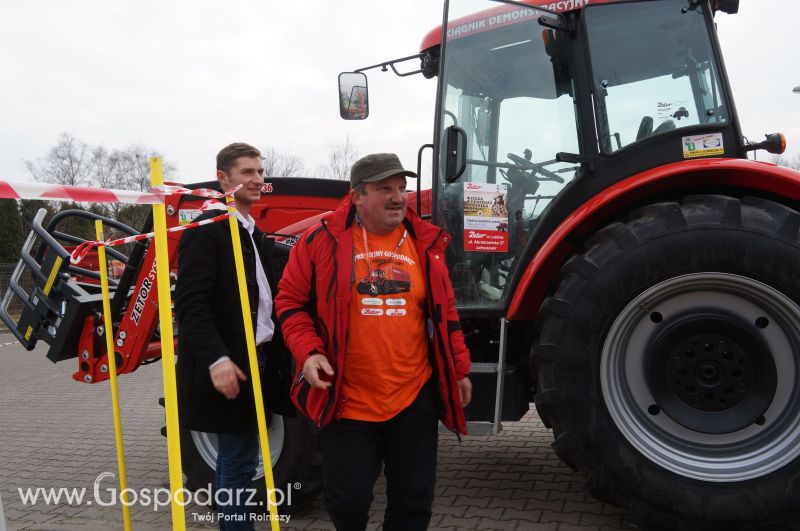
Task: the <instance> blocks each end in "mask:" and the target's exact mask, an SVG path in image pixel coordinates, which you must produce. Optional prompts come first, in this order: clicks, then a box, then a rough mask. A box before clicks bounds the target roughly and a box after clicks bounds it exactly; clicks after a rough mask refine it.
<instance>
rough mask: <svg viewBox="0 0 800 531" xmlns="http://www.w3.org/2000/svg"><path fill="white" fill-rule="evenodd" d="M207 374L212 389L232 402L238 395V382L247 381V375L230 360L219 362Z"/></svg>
mask: <svg viewBox="0 0 800 531" xmlns="http://www.w3.org/2000/svg"><path fill="white" fill-rule="evenodd" d="M209 372H210V373H211V382H212V383H213V384H214V389H216V390H217V391H219V392H220V393H222V394H223V395H225V398H227V399H228V400H233V399H234V398H236V395H238V394H239V380H241V381H245V380H247V375H246V374H245V373H243V372H242V369H240V368H239V367H238V366H237V365H236V364H235V363H234V362H232V361H231V360H225V361H221V362H219V363H218V364H216V365H214V366H213V367H212V368H211V369H210V371H209Z"/></svg>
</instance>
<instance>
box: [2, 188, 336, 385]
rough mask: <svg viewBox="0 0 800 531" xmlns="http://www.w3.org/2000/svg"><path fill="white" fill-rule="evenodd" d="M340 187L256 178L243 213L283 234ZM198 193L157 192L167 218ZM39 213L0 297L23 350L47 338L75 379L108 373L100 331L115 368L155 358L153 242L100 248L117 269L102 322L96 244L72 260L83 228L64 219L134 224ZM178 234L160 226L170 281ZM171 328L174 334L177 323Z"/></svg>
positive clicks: (186, 210)
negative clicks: (254, 195) (255, 194)
mask: <svg viewBox="0 0 800 531" xmlns="http://www.w3.org/2000/svg"><path fill="white" fill-rule="evenodd" d="M215 187H216V183H215V182H211V183H209V182H206V183H198V184H193V185H188V188H215ZM348 188H349V186H348V183H347V182H345V181H332V180H325V179H298V178H280V179H274V180H272V182H267V183H265V184H264V188H263V194H262V197H261V200H260V201H259V202H258V203H256V204H255V205H254V208H253V209H252V211H251V214H252V215H253V217H254V218H255V220H256V223H257V224H258V226H259V228H260V229H261V230H262V231H264V232H265V233H267V234H268V235H274V237H276V238H278V239H279V240H286V239H291V238H292V237H293V236H296V235H297V234H299V233H300V232H302V230H303V229H304V228H305V227H306V225H307V223H303V221H304V220H312V219H317V218H318V216H319V215H321V214H323V213H325V212H328V211H330V210H332V209H333V208H335V206H336V205H337V204H338V203H339V201H340V200H341V198H342V197H343V196H344V195H345V194H346V193H347V190H348ZM206 200H207V199H206V198H203V197H197V196H191V195H168V196H166V197H165V210H166V213H167V228H168V229H170V228H174V227H178V226H180V225H183V224H187V223H189V222H191V221H192V220H193V219H194V218H195V217H196V216H197V215H199V214H200V212H201V207H202V205H203V203H204V202H205V201H206ZM220 212H221V211H220ZM45 215H46V211H45V210H44V209H42V210H40V211H39V213H37V215H36V218H35V219H34V221H33V223H32V228H31V232H30V234H29V235H28V238H27V239H26V241H25V244H24V245H23V248H22V251H21V253H20V260H19V262H18V264H17V267H16V268H15V270H14V273H13V274H12V277H11V280H10V283H9V287H8V289H7V290H6V293H5V295H4V297H3V299H2V303H1V304H0V319H2V321H3V322H4V323H5V324H6V326H7V327H8V328H9V330H11V332H12V333H14V335H15V336H16V337H17V339H18V340H19V341H20V343H21V344H22V345H23V346H24V347H25V348H26V349H27V350H33V349H34V348H35V346H36V344H37V343H38V341H40V340H41V341H44V342H45V343H47V344H48V345H49V349H48V352H47V357H48V358H49V359H50V360H51V361H53V362H60V361H64V360H67V359H72V358H77V361H78V368H77V370H76V371H75V373H73V375H72V377H73V379H75V380H77V381H79V382H85V383H97V382H101V381H104V380H106V379H108V377H109V374H108V367H109V364H108V353H107V352H106V342H105V334H106V333H112V334H114V341H113V344H114V354H115V356H116V365H117V372H118V374H126V373H130V372H133V371H135V370H136V369H137V368H138V367H139V366H141V365H143V364H147V363H151V362H154V361H157V360H158V359H160V357H161V338H160V335H159V331H158V300H157V297H156V294H157V281H156V265H155V263H156V261H155V246H154V245H150V244H149V243H150V242H149V240H145V241H141V242H135V243H132V244H125V245H126V247H119V248H113V247H109V248H108V249H107V253H108V255H109V263H108V264H107V267H108V268H109V269H110V273H118V274H110V275H109V277H110V283H109V284H110V285H109V288H110V291H111V299H112V300H111V318H112V321H113V322H112V323H111V326H107V325H106V323H104V320H103V315H102V299H101V293H100V281H99V265H98V262H97V254H96V251H92V252H90V253H89V254H88V255H87V256H86V257H85V258H84V259H83V260H82V261H81V262H80V264H71V263H70V250H71V249H72V247H71V246H74V245H79V244H81V243H83V242H85V241H86V240H87V238H86V237H82V236H81V235H80V234H76V231H75V230H68V229H67V228H65V226H66V227H71V228H72V229H74V228H75V227H76V226H79V225H80V223H78V221H80V222H83V223H85V222H86V221H93V220H95V219H100V220H102V221H103V223H104V226H105V227H106V236H108V235H109V232H110V231H112V232H113V233H114V237H117V236H130V235H136V234H139V232H138V231H136V230H134V229H132V228H130V227H128V226H126V225H124V224H122V223H118V222H116V221H114V220H112V219H109V218H106V217H103V216H100V215H98V214H95V213H92V212H88V211H84V210H70V211H64V212H61V213H59V214H56V215H55V216H54V217H53V219H52V220H51V221H50V222H49V223H48V224H47V226H45V225H44V218H45ZM76 220H78V221H76ZM151 227H152V221H151V219H150V217H149V216H148V218H147V221H146V222H145V224H144V226H143V227H142V230H141V232H142V233H145V232H149V231H150V230H151ZM78 232H79V233H80V231H78ZM83 232H84V233H86V231H83ZM182 234H183V232H168V233H167V245H168V251H169V267H170V283H171V284H174V282H175V280H176V279H177V276H176V273H175V272H176V269H177V263H178V244H179V242H180V237H181V235H182ZM84 235H85V234H84ZM279 247H281V248H283V247H285V246H283V245H281V246H279ZM284 250H288V247H286V249H284ZM120 268H122V269H121V272H119V269H120ZM173 328H174V334H175V335H176V336H177V328H176V327H173ZM173 341H176V338H173Z"/></svg>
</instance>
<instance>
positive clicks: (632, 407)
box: [600, 272, 800, 482]
mask: <svg viewBox="0 0 800 531" xmlns="http://www.w3.org/2000/svg"><path fill="white" fill-rule="evenodd" d="M731 323H733V324H731ZM682 327H684V328H682ZM665 330H666V331H665ZM690 330H694V331H695V332H696V333H697V336H696V337H697V339H696V341H697V349H695V351H694V354H696V355H697V356H698V357H699V358H700V359H698V360H696V363H694V364H691V363H687V361H688V360H687V359H686V358H685V356H684V359H683V360H681V359H679V358H680V356H673V354H675V353H678V354H680V353H681V352H682V350H681V349H684V350H687V346H686V345H687V343H686V342H685V341H686V340H690V339H691V338H690V337H689V336H688V335H687V333H688V332H689V331H690ZM676 338H678V339H677V340H676ZM681 338H682V339H683V342H681ZM712 339H713V341H714V343H712V342H711V341H712ZM720 341H722V342H723V343H724V345H722V343H719V342H720ZM690 345H691V343H690ZM715 345H722V346H719V347H715ZM710 347H711V348H710ZM670 349H673V350H670ZM737 349H738V350H737ZM688 350H691V346H690V347H689V348H688ZM665 352H666V354H665ZM799 352H800V307H798V305H797V304H795V303H794V302H792V301H791V300H790V299H789V298H787V297H786V296H785V295H783V294H781V293H780V292H778V291H777V290H775V289H773V288H772V287H770V286H767V285H765V284H762V283H760V282H757V281H755V280H752V279H749V278H746V277H742V276H738V275H732V274H727V273H712V272H709V273H697V274H690V275H683V276H679V277H675V278H672V279H669V280H667V281H664V282H661V283H660V284H657V285H655V286H653V287H651V288H649V289H648V290H646V291H645V292H643V293H642V294H640V295H639V296H637V297H636V298H634V299H633V300H632V301H631V302H630V303H629V304H628V305H627V306H626V307H625V309H624V310H623V311H622V312H621V313H620V314H619V316H618V317H617V319H616V320H615V321H614V323H613V324H612V326H611V328H610V330H609V332H608V336H607V337H606V341H605V343H604V345H603V352H602V356H601V360H600V380H601V386H602V392H603V399H604V401H605V405H606V407H607V409H608V411H609V413H610V415H611V418H612V419H613V421H614V423H615V424H616V426H617V428H618V429H619V430H620V432H621V433H622V435H623V436H624V437H625V438H626V439H627V440H628V442H629V443H630V444H631V445H632V446H633V447H634V448H635V449H636V450H637V451H638V452H640V453H641V454H642V455H644V456H645V457H647V458H648V459H649V460H650V461H652V462H654V463H656V464H657V465H659V466H661V467H663V468H666V469H668V470H670V471H672V472H674V473H676V474H679V475H682V476H686V477H689V478H693V479H698V480H703V481H716V482H732V481H744V480H748V479H752V478H756V477H760V476H764V475H766V474H769V473H771V472H773V471H775V470H778V469H780V468H782V467H783V466H785V465H786V464H787V463H789V462H791V461H792V460H794V459H795V458H796V457H798V455H800V390H798V383H800V378H799V377H798V360H797V357H798V353H799ZM670 356H672V357H670ZM729 357H731V358H732V361H733V362H734V363H740V365H739V367H743V370H742V371H741V373H742V374H739V375H738V376H734V374H733V372H734V369H733V368H732V367H735V365H730V364H728V365H726V363H728V361H730V360H728V358H729ZM670 360H671V361H670ZM741 360H744V361H741ZM681 368H683V369H689V370H688V371H686V377H687V378H688V380H680V378H677V379H676V378H675V376H676V374H677V373H676V371H678V370H680V369H681ZM773 377H774V379H772V378H773ZM662 378H663V380H662ZM692 378H695V380H696V382H698V383H699V384H702V385H703V386H704V387H703V390H704V391H708V390H709V389H711V390H712V391H719V390H721V391H722V392H717V393H716V394H715V393H713V392H708V393H707V394H708V395H709V396H708V399H709V401H707V402H704V397H703V396H702V394H701V400H700V403H698V402H697V397H696V396H695V394H692V392H687V393H686V394H685V395H684V396H681V393H679V392H676V391H677V390H680V389H686V388H687V387H689V386H690V385H692V384H694V383H695V381H692ZM726 378H727V379H726ZM736 378H738V381H739V382H744V384H743V385H744V386H745V387H744V391H743V392H739V393H737V392H736V388H735V387H734V388H733V392H728V393H727V394H726V393H725V392H726V391H730V390H731V387H730V385H732V384H735V383H736V381H737V380H736ZM659 382H661V383H659ZM737 385H738V384H737ZM698 387H699V386H698ZM740 387H741V386H740ZM740 391H741V389H740ZM691 399H694V400H695V401H694V402H693V401H692V400H691ZM692 410H694V413H696V414H697V415H699V417H698V418H700V419H701V420H700V421H698V420H697V418H695V419H692V414H690V413H693V411H692ZM702 419H705V423H704V422H703V420H702Z"/></svg>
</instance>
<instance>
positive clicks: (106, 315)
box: [94, 219, 131, 531]
mask: <svg viewBox="0 0 800 531" xmlns="http://www.w3.org/2000/svg"><path fill="white" fill-rule="evenodd" d="M94 229H95V232H96V233H97V241H99V242H102V241H103V240H104V238H103V222H102V221H100V220H99V219H97V220H95V222H94ZM97 260H98V268H99V269H100V287H101V289H102V290H103V327H104V328H105V336H106V352H107V353H108V375H109V378H110V380H109V384H110V385H111V407H112V409H113V411H114V435H115V438H116V443H117V467H118V468H119V488H120V493H121V494H120V497H121V502H122V521H123V522H124V524H125V531H130V530H131V510H130V507H129V506H128V503H127V502H128V491H127V489H128V478H127V475H126V474H125V448H124V447H123V446H122V419H121V416H120V413H119V390H118V389H117V356H116V354H115V353H114V323H113V321H112V320H111V298H110V296H109V295H108V269H107V267H106V246H105V245H98V246H97Z"/></svg>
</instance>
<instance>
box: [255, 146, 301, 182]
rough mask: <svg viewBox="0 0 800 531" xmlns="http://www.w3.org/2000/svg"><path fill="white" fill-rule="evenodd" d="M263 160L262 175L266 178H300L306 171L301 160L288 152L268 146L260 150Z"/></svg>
mask: <svg viewBox="0 0 800 531" xmlns="http://www.w3.org/2000/svg"><path fill="white" fill-rule="evenodd" d="M261 156H262V158H263V159H264V175H265V176H267V177H302V176H303V173H304V172H305V171H306V165H305V163H304V162H303V159H302V158H300V157H298V156H297V155H293V154H292V153H288V152H281V151H278V150H277V149H275V148H274V147H271V146H268V147H267V148H266V149H262V150H261Z"/></svg>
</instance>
